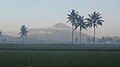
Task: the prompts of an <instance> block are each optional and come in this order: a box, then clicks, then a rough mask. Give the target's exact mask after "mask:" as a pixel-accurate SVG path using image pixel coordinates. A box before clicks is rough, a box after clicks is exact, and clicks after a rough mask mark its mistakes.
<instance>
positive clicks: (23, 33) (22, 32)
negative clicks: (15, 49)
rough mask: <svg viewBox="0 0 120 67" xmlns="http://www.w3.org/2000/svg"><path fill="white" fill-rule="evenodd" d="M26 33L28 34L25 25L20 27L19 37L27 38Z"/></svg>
mask: <svg viewBox="0 0 120 67" xmlns="http://www.w3.org/2000/svg"><path fill="white" fill-rule="evenodd" d="M27 33H28V31H27V27H26V26H25V25H22V26H21V28H20V33H19V34H20V35H21V37H23V36H24V37H26V36H27Z"/></svg>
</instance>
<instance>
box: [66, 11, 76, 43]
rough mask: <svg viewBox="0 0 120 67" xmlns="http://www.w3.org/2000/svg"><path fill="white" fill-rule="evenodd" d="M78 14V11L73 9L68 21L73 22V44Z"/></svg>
mask: <svg viewBox="0 0 120 67" xmlns="http://www.w3.org/2000/svg"><path fill="white" fill-rule="evenodd" d="M77 16H78V11H76V10H71V11H70V13H69V14H68V17H67V19H68V21H67V22H70V23H71V24H72V40H71V43H72V44H73V35H74V30H75V29H74V28H75V26H76V17H77Z"/></svg>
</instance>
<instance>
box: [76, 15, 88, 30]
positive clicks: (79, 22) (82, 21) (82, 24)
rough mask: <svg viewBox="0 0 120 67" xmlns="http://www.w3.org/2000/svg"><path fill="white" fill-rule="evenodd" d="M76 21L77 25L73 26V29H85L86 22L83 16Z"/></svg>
mask: <svg viewBox="0 0 120 67" xmlns="http://www.w3.org/2000/svg"><path fill="white" fill-rule="evenodd" d="M76 20H77V24H76V25H75V29H77V27H80V29H81V30H82V29H87V22H86V19H85V18H84V16H78V17H77V18H76Z"/></svg>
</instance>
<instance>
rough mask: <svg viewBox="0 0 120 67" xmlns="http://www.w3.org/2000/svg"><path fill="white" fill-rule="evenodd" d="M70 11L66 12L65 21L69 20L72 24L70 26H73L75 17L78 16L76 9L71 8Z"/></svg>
mask: <svg viewBox="0 0 120 67" xmlns="http://www.w3.org/2000/svg"><path fill="white" fill-rule="evenodd" d="M69 12H70V13H69V14H68V17H67V19H68V21H67V22H70V23H71V24H72V26H75V25H76V17H77V16H78V11H76V10H71V11H69Z"/></svg>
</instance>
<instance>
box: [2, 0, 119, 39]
mask: <svg viewBox="0 0 120 67" xmlns="http://www.w3.org/2000/svg"><path fill="white" fill-rule="evenodd" d="M71 9H75V10H77V11H79V14H80V15H82V16H85V17H88V14H90V13H92V12H94V11H97V12H100V13H101V14H102V16H103V20H104V21H105V22H104V23H103V26H99V28H98V29H96V36H97V37H101V36H120V30H119V29H120V20H119V18H120V13H119V12H120V0H0V28H1V29H2V30H3V31H5V32H6V31H18V30H19V27H20V26H21V25H26V26H27V27H28V28H45V27H51V26H53V25H54V24H57V23H66V21H67V14H68V13H69V10H71ZM67 25H70V24H67ZM83 32H84V33H86V34H89V35H93V28H91V29H88V30H87V31H85V30H84V31H83Z"/></svg>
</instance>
